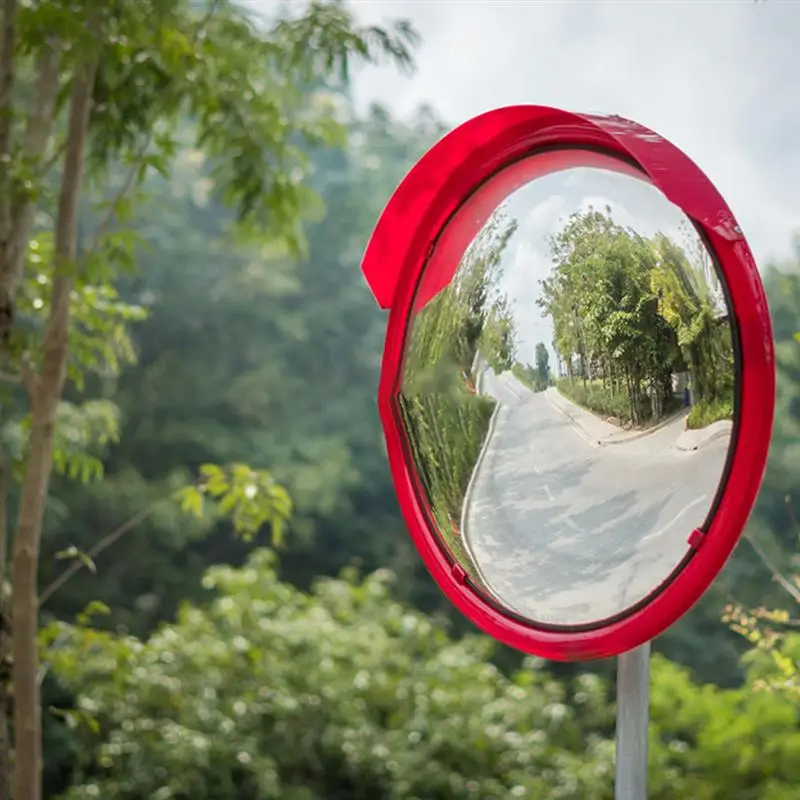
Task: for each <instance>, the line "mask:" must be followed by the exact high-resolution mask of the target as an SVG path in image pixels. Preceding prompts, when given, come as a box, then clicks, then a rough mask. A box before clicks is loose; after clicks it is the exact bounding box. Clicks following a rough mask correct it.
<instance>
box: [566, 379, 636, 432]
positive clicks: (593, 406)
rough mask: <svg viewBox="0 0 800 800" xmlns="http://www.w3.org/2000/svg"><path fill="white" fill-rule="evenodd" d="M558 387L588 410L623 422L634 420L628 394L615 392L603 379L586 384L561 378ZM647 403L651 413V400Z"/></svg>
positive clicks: (578, 380)
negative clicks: (604, 383)
mask: <svg viewBox="0 0 800 800" xmlns="http://www.w3.org/2000/svg"><path fill="white" fill-rule="evenodd" d="M556 387H557V388H558V391H559V392H561V394H563V395H564V397H566V398H568V399H570V400H572V402H573V403H575V404H576V405H579V406H582V407H583V408H585V409H587V410H588V411H592V412H594V413H595V414H601V415H603V416H606V417H616V418H617V419H620V420H622V421H623V422H631V423H632V422H633V415H632V414H631V403H630V399H629V397H628V394H627V393H626V392H622V391H617V392H614V391H613V390H612V389H611V387H610V386H604V385H603V382H602V381H587V382H586V384H584V382H583V381H582V380H580V379H574V380H570V379H569V378H561V379H560V380H558V381H556ZM645 399H646V398H645ZM647 405H648V408H647V413H648V414H649V401H647ZM643 412H644V409H643ZM645 416H646V414H645Z"/></svg>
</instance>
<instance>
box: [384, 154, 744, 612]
mask: <svg viewBox="0 0 800 800" xmlns="http://www.w3.org/2000/svg"><path fill="white" fill-rule="evenodd" d="M598 182H599V183H598ZM598 185H599V187H600V188H599V190H598V188H597V187H598ZM576 187H577V188H576ZM571 189H576V192H577V194H576V192H573V195H572V196H570V194H569V192H570V190H571ZM642 191H644V192H645V194H644V195H642V197H643V198H644V200H643V201H642V202H643V203H645V205H644V206H642V207H639V206H637V198H638V197H639V195H637V192H642ZM535 192H538V194H536V193H535ZM548 192H551V194H550V195H549V194H548ZM647 192H649V193H650V194H649V195H648V194H647ZM653 194H657V192H656V190H654V189H653V187H652V186H650V185H649V184H643V183H642V182H641V181H639V180H637V179H635V178H632V177H630V176H620V175H618V174H616V173H607V172H605V171H603V170H598V169H591V168H578V169H567V170H563V171H562V172H561V173H559V174H556V175H551V176H547V177H545V178H543V179H540V180H538V181H535V182H533V183H532V184H529V185H528V186H526V187H523V188H522V189H520V190H518V191H517V192H515V193H514V194H512V195H511V196H510V197H509V198H508V199H507V201H506V202H505V203H503V204H502V206H500V207H499V208H498V209H497V210H496V211H495V213H494V214H493V215H492V217H491V218H490V219H489V221H488V222H487V223H486V224H485V225H484V227H483V228H482V229H481V231H480V232H479V234H478V235H477V236H476V237H475V239H474V240H473V241H472V243H471V244H470V246H469V247H468V248H467V250H466V252H465V253H464V255H463V257H462V259H461V261H460V263H459V265H458V268H457V269H456V270H455V273H454V277H453V279H452V281H450V283H449V284H448V285H447V286H446V288H444V289H443V290H441V291H440V292H439V293H438V294H436V295H435V296H434V297H433V298H432V299H431V300H429V301H428V302H427V303H425V304H424V305H423V306H422V307H421V308H420V310H419V311H418V312H417V313H416V314H415V316H414V317H413V319H412V320H411V322H410V326H409V331H408V341H407V350H406V358H405V365H404V371H403V375H402V389H401V391H400V393H399V395H398V398H397V404H398V409H399V412H400V414H401V416H402V420H403V424H404V428H405V432H406V438H407V445H408V447H409V450H410V454H411V456H412V460H413V464H414V466H415V470H416V478H417V482H418V488H419V490H420V495H421V497H422V500H423V506H424V507H425V511H426V512H427V514H428V516H429V519H430V523H431V525H432V528H433V530H434V531H435V533H436V534H437V538H438V540H439V541H440V543H441V544H442V546H443V547H444V548H445V549H446V550H447V551H448V552H449V554H450V556H451V558H452V559H453V560H454V561H456V562H458V563H459V564H460V565H461V566H462V567H463V568H464V570H465V571H466V572H467V574H468V575H469V576H470V577H471V578H472V579H473V581H474V582H475V583H476V584H477V585H478V586H479V587H480V588H481V589H482V590H483V591H484V592H485V593H486V594H487V595H489V596H491V597H493V598H494V599H495V600H496V601H498V602H500V603H501V604H502V605H504V606H505V607H506V608H508V609H509V610H511V611H513V612H514V613H517V614H519V615H521V616H524V617H526V618H528V619H531V620H534V621H537V622H540V623H547V624H552V625H574V624H580V625H585V624H594V623H595V622H597V621H599V620H602V619H607V618H609V617H613V616H615V615H616V614H619V613H622V612H624V611H625V609H627V608H630V607H631V606H633V605H635V604H636V603H637V602H639V601H641V600H642V599H644V598H645V597H647V596H648V595H649V594H650V593H651V592H652V591H654V590H656V589H657V588H658V587H659V586H660V585H661V584H662V583H663V582H664V581H665V580H666V579H667V578H668V577H669V576H670V574H671V573H673V571H674V570H675V569H676V568H677V567H678V566H679V565H680V564H681V563H682V561H683V559H684V558H685V556H686V554H687V553H688V545H687V536H688V534H689V532H690V531H691V530H693V529H694V528H696V527H700V526H702V525H703V523H704V520H705V518H706V516H707V514H708V511H709V509H710V508H711V506H712V503H713V500H714V497H715V496H716V493H717V491H718V487H719V482H720V479H721V475H722V473H723V469H724V464H725V461H726V458H727V451H728V447H729V444H730V436H731V432H732V420H733V415H734V390H735V376H734V351H733V339H732V334H731V328H730V324H729V317H728V310H727V305H726V300H725V296H724V292H723V289H722V286H721V284H720V280H719V278H718V276H717V273H716V271H715V267H714V264H713V263H712V260H711V258H710V256H709V254H708V251H707V250H706V248H705V246H704V245H703V243H702V242H701V241H700V239H699V238H698V234H697V232H696V230H695V229H694V227H693V226H692V225H691V223H690V222H689V220H688V219H687V218H686V217H685V216H684V215H683V214H681V213H680V211H679V210H678V209H676V208H675V207H674V206H672V205H671V204H669V203H668V201H666V200H665V199H664V198H663V197H661V195H660V194H658V197H657V198H654V197H653ZM576 196H577V197H578V200H577V201H576V200H575V197H576ZM605 197H608V198H614V201H613V202H612V201H610V200H609V202H606V203H601V202H598V199H600V200H602V199H603V198H605ZM554 198H555V199H556V200H557V201H558V202H557V203H554V202H553V199H554ZM565 198H566V199H565ZM647 202H650V203H651V207H650V208H649V209H648V208H647V207H646V203H647ZM626 203H627V204H628V206H629V207H633V208H637V211H638V212H639V215H638V218H636V219H634V220H633V223H634V224H632V223H631V220H630V217H631V215H630V214H626V211H625V204H626ZM659 203H660V205H659ZM571 204H572V205H571ZM570 205H571V208H570ZM612 206H613V207H612ZM576 207H577V210H572V209H575V208H576ZM548 209H551V210H552V209H554V210H555V212H556V213H554V214H550V216H549V217H548V216H547V214H546V213H544V212H546V211H547V210H548ZM642 209H643V210H642ZM543 210H544V212H543ZM568 211H571V213H567V212H568ZM648 213H649V216H648ZM626 216H627V218H626ZM451 224H458V222H457V221H456V222H454V223H451ZM431 263H436V264H437V266H436V267H435V268H436V269H438V267H439V263H438V262H431ZM431 269H434V267H431ZM421 291H422V290H421ZM611 444H613V445H615V447H609V445H611ZM695 451H697V452H695ZM687 458H688V459H689V461H688V462H687V461H686V460H685V459H687Z"/></svg>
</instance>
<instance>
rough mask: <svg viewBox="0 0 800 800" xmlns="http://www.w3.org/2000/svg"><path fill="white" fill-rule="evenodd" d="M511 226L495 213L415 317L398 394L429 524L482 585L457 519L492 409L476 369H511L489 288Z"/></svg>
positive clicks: (509, 342) (507, 319) (508, 325)
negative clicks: (446, 281)
mask: <svg viewBox="0 0 800 800" xmlns="http://www.w3.org/2000/svg"><path fill="white" fill-rule="evenodd" d="M518 227H519V223H518V221H517V220H513V219H509V217H508V215H507V214H506V213H505V212H504V211H503V210H498V212H496V213H495V214H494V215H493V216H492V218H491V219H490V220H489V221H488V222H487V223H486V225H485V226H484V228H483V229H482V231H481V232H480V233H479V234H478V236H477V237H476V238H475V240H474V241H473V242H472V243H471V245H470V246H469V248H468V249H467V251H466V253H465V254H464V257H463V258H462V260H461V263H460V265H459V268H458V270H457V272H456V274H455V276H454V278H453V280H452V281H451V283H450V284H449V285H448V286H447V287H446V288H445V289H444V290H442V291H441V292H440V293H439V294H438V295H437V296H436V297H435V298H433V299H432V300H431V301H430V302H429V303H428V304H427V305H426V306H425V307H424V308H423V309H422V311H421V312H420V313H418V314H417V315H416V316H415V317H414V319H413V320H412V322H411V324H410V329H409V334H408V345H407V355H406V361H405V366H404V371H403V376H402V392H401V393H400V395H399V396H398V407H399V409H400V413H401V414H402V417H403V421H404V424H405V430H406V435H407V443H408V446H409V447H410V449H411V452H412V456H413V460H414V463H415V465H416V467H417V478H418V480H419V484H420V487H419V488H420V489H421V490H422V492H423V493H424V495H425V496H426V499H427V504H428V506H429V507H428V509H427V510H428V512H429V514H430V515H431V516H432V517H433V520H432V521H433V524H434V525H435V526H436V528H437V530H438V532H439V534H440V539H441V541H442V543H443V544H444V545H445V547H446V548H447V550H448V551H449V552H450V554H451V556H452V557H454V558H455V559H456V560H457V561H459V563H461V564H462V565H463V566H464V567H465V569H466V570H467V572H468V574H469V575H470V577H471V578H472V579H473V580H474V581H476V582H478V583H481V584H482V581H481V578H480V575H479V573H478V571H477V569H476V568H475V565H474V562H473V559H472V558H471V556H470V555H469V552H468V546H467V544H466V543H465V542H464V540H463V538H462V534H461V517H462V509H463V505H464V497H465V495H466V493H467V491H468V488H469V484H470V479H471V478H472V475H473V472H474V471H475V467H476V464H477V462H478V459H479V457H480V453H481V449H482V447H483V444H484V442H485V441H486V438H487V435H488V432H489V428H490V425H491V421H492V416H493V414H494V412H495V409H496V407H497V403H496V401H495V400H494V399H493V398H492V397H490V396H488V395H483V394H481V392H480V387H479V384H480V371H481V369H483V367H484V366H485V364H486V363H488V365H490V366H491V368H492V369H493V370H494V371H495V372H497V373H498V374H499V373H502V372H504V371H505V370H508V369H511V368H512V367H513V365H514V363H515V354H516V348H515V334H514V324H513V315H512V313H511V310H510V308H509V303H508V299H507V297H506V296H505V295H504V294H502V293H499V292H498V291H497V290H496V288H495V287H496V286H497V284H498V282H499V279H500V278H501V276H502V266H501V265H502V257H503V253H504V252H505V250H506V248H507V247H508V244H509V242H510V241H511V238H512V237H513V236H514V234H515V233H516V231H517V228H518ZM484 588H485V587H484Z"/></svg>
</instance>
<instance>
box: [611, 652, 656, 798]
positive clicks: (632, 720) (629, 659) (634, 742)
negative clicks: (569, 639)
mask: <svg viewBox="0 0 800 800" xmlns="http://www.w3.org/2000/svg"><path fill="white" fill-rule="evenodd" d="M649 720H650V642H646V643H645V644H643V645H641V647H637V648H636V649H634V650H630V651H628V652H627V653H623V654H622V655H620V656H618V658H617V763H616V785H615V794H614V796H615V798H616V800H645V798H646V797H647V726H648V722H649Z"/></svg>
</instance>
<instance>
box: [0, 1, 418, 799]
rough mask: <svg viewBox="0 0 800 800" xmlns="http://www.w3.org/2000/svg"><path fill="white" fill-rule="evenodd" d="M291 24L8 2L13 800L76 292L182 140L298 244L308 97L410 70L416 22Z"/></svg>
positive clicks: (327, 129)
mask: <svg viewBox="0 0 800 800" xmlns="http://www.w3.org/2000/svg"><path fill="white" fill-rule="evenodd" d="M289 11H291V13H289ZM289 11H287V12H286V14H284V15H283V16H281V17H279V18H277V19H275V20H272V21H270V22H269V23H268V24H267V25H266V26H265V25H260V24H258V23H257V22H256V21H255V20H254V19H253V18H252V17H251V16H250V15H249V14H248V12H247V10H246V9H245V8H244V7H241V6H239V5H238V4H236V3H232V2H224V1H214V2H211V3H210V4H209V5H208V6H207V7H203V6H201V5H200V4H198V3H193V2H190V1H189V0H149V1H148V2H142V3H135V4H131V5H127V6H125V7H123V6H120V5H115V4H108V3H105V2H101V0H75V2H72V3H68V4H64V3H60V2H47V1H45V0H42V2H36V3H31V4H26V5H24V6H19V7H18V6H17V4H16V3H15V2H11V0H9V2H4V4H3V7H2V12H3V19H2V31H3V51H2V55H0V97H1V98H2V100H3V106H2V109H0V111H1V112H2V113H1V114H0V120H1V121H0V165H1V166H0V187H2V191H0V194H2V196H3V198H4V199H3V205H2V206H0V343H1V345H2V348H3V352H2V363H1V364H0V368H2V370H3V372H4V373H11V378H12V379H13V378H15V377H19V379H20V380H21V381H22V382H23V384H24V386H25V388H26V391H27V402H26V405H27V407H28V418H27V419H28V421H27V431H28V434H27V438H26V441H25V446H24V453H23V459H22V466H21V481H20V493H19V494H20V497H19V503H18V511H17V520H16V524H15V526H14V532H13V558H12V571H13V585H12V595H11V607H12V614H11V616H12V625H13V631H14V635H13V686H14V739H15V740H14V745H15V758H14V765H15V767H14V780H13V796H14V798H15V800H39V798H40V797H41V769H42V756H41V700H40V677H39V659H38V652H37V638H36V634H37V628H38V592H37V570H38V564H39V555H40V544H41V532H42V524H43V519H44V513H45V504H46V499H47V495H48V489H49V484H50V477H51V472H52V469H53V457H54V442H55V437H56V436H57V423H58V413H59V407H60V402H61V399H62V395H63V391H64V387H65V382H66V380H67V378H68V374H69V366H70V347H69V331H70V317H71V312H72V307H73V301H74V297H75V294H76V291H77V290H78V289H79V288H80V287H82V286H84V285H86V284H102V283H107V282H108V281H110V280H112V279H113V277H114V275H115V272H117V271H118V270H119V268H120V267H121V266H124V264H121V262H120V255H121V251H122V252H123V253H125V252H126V251H125V248H124V247H123V246H122V244H121V242H120V237H119V232H118V227H119V222H120V221H121V220H122V221H124V219H122V218H123V217H124V215H125V212H126V211H127V210H128V207H129V205H130V202H131V198H132V196H133V195H132V193H133V192H134V190H135V189H136V188H137V187H138V186H140V185H141V184H142V181H143V180H144V179H145V178H146V176H147V174H148V172H149V171H150V170H151V169H155V170H157V171H160V172H162V173H164V174H169V171H170V168H171V157H172V156H173V154H174V153H175V150H176V146H177V141H178V139H177V137H178V135H179V134H180V133H181V132H182V131H183V130H185V131H186V132H187V134H188V135H191V136H192V137H193V138H194V140H195V142H196V146H197V148H198V149H199V150H200V151H202V152H203V153H205V155H206V156H207V157H208V158H210V159H211V160H212V162H213V171H212V186H213V187H214V191H217V192H219V193H220V196H222V197H224V198H225V199H226V200H227V201H228V202H229V203H230V204H231V205H232V206H234V207H235V209H236V214H237V221H238V222H239V224H240V226H241V227H242V228H243V229H245V230H246V231H248V232H249V233H250V234H251V235H255V234H256V233H257V234H258V235H260V236H267V237H273V238H280V239H282V240H283V241H285V242H286V243H287V245H288V246H289V247H290V248H291V249H294V250H297V249H299V248H300V247H301V246H302V235H301V228H300V223H301V220H302V217H303V214H304V212H305V211H306V210H307V209H308V204H309V201H310V199H311V195H310V190H309V189H308V187H307V186H306V185H305V178H306V166H307V159H306V158H305V157H304V156H303V153H302V151H301V150H300V149H299V148H298V146H297V145H298V143H299V142H307V143H309V142H310V143H314V144H328V143H331V142H335V141H339V140H340V139H341V136H342V133H343V130H342V127H341V125H340V124H339V123H338V122H337V121H336V119H335V113H334V110H333V109H332V108H331V107H330V106H329V105H328V104H326V103H324V102H323V101H321V100H317V101H316V102H310V101H309V97H308V95H307V93H306V91H305V90H306V89H307V88H308V87H310V86H311V84H312V83H313V82H315V81H317V80H319V79H320V78H323V79H324V78H330V79H335V80H339V81H341V80H346V78H347V75H348V70H349V65H350V62H351V61H352V59H353V58H358V59H362V60H367V61H373V60H376V59H378V58H382V57H384V56H388V57H390V58H391V59H392V60H394V62H395V63H398V64H400V65H401V66H408V65H409V64H410V49H409V48H410V46H411V45H412V44H413V42H414V38H415V37H414V33H413V31H412V30H411V29H410V27H409V26H408V25H407V24H406V23H402V22H401V23H397V24H395V25H393V26H391V27H390V28H389V29H384V28H360V27H359V26H358V25H356V23H355V22H354V20H353V18H352V16H351V15H350V13H349V12H348V11H347V9H345V8H344V7H343V6H342V5H341V4H340V3H338V2H322V0H313V2H310V3H309V4H307V5H304V6H303V8H302V9H300V10H299V11H298V9H297V7H296V6H293V7H292V8H291V9H290V10H289ZM31 75H33V77H32V78H30V77H29V76H31ZM17 85H18V86H19V90H18V91H15V88H16V87H17ZM184 125H186V127H183V128H182V126H184ZM15 134H17V137H16V138H15ZM20 134H21V138H18V137H19V135H20ZM59 161H60V168H59V169H58V171H57V172H55V173H54V174H50V173H49V172H48V168H49V167H51V166H52V165H53V164H56V163H58V162H59ZM87 166H88V175H89V177H90V178H91V179H92V180H91V184H90V186H89V188H90V193H89V195H88V199H94V200H98V199H99V200H101V201H102V204H103V206H104V207H105V211H104V212H103V213H102V215H101V216H100V221H99V222H98V224H97V226H96V228H95V230H94V231H93V233H92V235H91V236H90V237H89V239H88V244H87V247H86V249H85V251H84V252H81V253H79V252H78V229H79V211H80V208H81V203H82V199H83V198H84V197H85V195H84V183H85V182H84V177H85V175H84V173H85V172H86V167H87ZM52 186H54V187H55V196H56V198H57V201H56V202H55V204H53V203H51V202H50V200H49V197H48V189H49V188H50V187H52ZM95 187H98V188H95ZM54 206H55V207H54ZM37 208H38V209H39V210H40V211H41V212H43V214H44V218H45V219H46V220H47V222H45V223H44V225H45V226H51V227H52V230H53V241H54V244H53V253H52V264H51V265H50V266H51V271H52V282H51V284H50V286H49V292H48V294H47V296H46V298H44V299H43V301H42V302H43V309H42V310H43V312H44V317H45V323H44V326H43V329H42V330H41V331H33V332H29V331H26V330H24V329H23V330H21V331H20V330H19V329H17V328H15V327H13V322H14V316H15V309H16V308H17V305H18V303H19V300H20V291H21V288H22V287H23V286H24V285H25V277H26V275H25V269H26V264H27V263H28V261H27V254H28V251H29V243H30V237H31V235H32V225H33V215H34V211H35V210H36V209H37ZM127 255H128V256H129V255H130V249H128V250H127ZM0 455H2V456H3V459H2V460H3V461H4V462H7V460H8V459H7V457H6V456H5V454H0ZM4 466H5V465H4ZM6 468H7V467H6Z"/></svg>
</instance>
